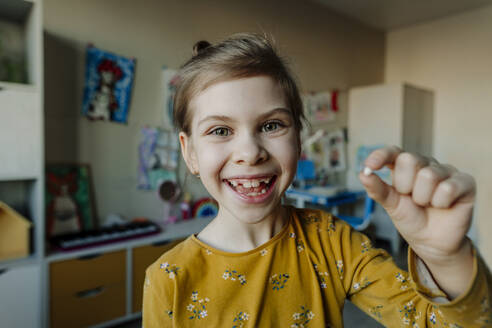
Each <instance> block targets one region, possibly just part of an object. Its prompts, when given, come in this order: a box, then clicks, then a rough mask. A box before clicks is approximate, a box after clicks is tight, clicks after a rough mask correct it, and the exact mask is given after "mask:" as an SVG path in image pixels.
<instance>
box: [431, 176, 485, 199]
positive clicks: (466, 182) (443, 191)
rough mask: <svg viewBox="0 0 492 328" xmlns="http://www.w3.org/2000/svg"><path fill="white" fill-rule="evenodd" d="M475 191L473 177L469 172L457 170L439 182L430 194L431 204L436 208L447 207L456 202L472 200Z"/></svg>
mask: <svg viewBox="0 0 492 328" xmlns="http://www.w3.org/2000/svg"><path fill="white" fill-rule="evenodd" d="M475 193H476V183H475V179H474V178H473V177H472V176H470V175H469V174H466V173H461V172H457V173H454V174H452V175H451V177H450V178H448V179H444V180H442V181H441V182H440V183H439V185H438V186H437V188H436V190H435V192H434V194H433V195H432V200H431V205H432V207H436V208H449V207H451V206H452V205H454V204H455V203H456V202H472V201H473V200H474V197H475Z"/></svg>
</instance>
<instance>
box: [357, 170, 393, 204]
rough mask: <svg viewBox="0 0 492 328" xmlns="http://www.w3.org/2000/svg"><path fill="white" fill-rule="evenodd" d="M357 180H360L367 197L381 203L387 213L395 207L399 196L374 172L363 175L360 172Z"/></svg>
mask: <svg viewBox="0 0 492 328" xmlns="http://www.w3.org/2000/svg"><path fill="white" fill-rule="evenodd" d="M359 180H360V182H362V185H363V186H364V188H365V189H366V191H367V194H368V195H369V197H370V198H372V199H374V200H375V201H376V202H378V203H379V204H381V206H383V207H384V209H385V210H386V211H387V212H388V213H391V212H392V211H393V210H394V209H396V207H397V206H398V203H399V201H400V197H401V196H400V194H399V193H398V192H397V191H396V190H395V188H393V187H392V186H390V185H388V184H386V183H385V182H384V181H383V180H381V178H380V177H379V176H377V175H376V174H374V173H371V174H369V175H365V174H364V173H363V172H360V173H359Z"/></svg>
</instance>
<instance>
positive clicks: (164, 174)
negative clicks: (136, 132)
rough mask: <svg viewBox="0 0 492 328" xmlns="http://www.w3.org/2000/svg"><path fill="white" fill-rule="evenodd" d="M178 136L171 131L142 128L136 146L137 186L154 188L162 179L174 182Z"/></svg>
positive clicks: (177, 154)
mask: <svg viewBox="0 0 492 328" xmlns="http://www.w3.org/2000/svg"><path fill="white" fill-rule="evenodd" d="M178 147H179V145H178V138H177V136H176V133H174V132H172V131H167V130H162V129H158V128H150V127H144V128H142V139H141V142H140V145H139V146H138V153H139V165H138V188H139V189H146V190H156V189H157V187H158V186H159V183H160V182H162V181H164V180H170V181H174V182H176V168H177V167H178V161H179V152H178Z"/></svg>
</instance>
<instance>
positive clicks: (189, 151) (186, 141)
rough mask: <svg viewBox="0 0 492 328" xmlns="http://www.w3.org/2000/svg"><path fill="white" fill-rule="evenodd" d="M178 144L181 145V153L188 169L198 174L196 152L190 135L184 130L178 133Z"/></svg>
mask: <svg viewBox="0 0 492 328" xmlns="http://www.w3.org/2000/svg"><path fill="white" fill-rule="evenodd" d="M179 144H180V145H181V153H182V154H183V159H184V161H185V163H186V166H187V167H188V170H190V172H191V173H192V174H194V175H196V174H198V163H197V160H196V153H195V149H194V147H193V143H192V141H191V137H190V136H188V135H187V134H186V133H184V132H180V133H179Z"/></svg>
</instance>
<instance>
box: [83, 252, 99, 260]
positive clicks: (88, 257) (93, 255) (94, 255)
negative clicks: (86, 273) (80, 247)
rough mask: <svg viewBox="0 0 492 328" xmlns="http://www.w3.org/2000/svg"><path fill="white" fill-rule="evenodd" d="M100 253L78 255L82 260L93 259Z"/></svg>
mask: <svg viewBox="0 0 492 328" xmlns="http://www.w3.org/2000/svg"><path fill="white" fill-rule="evenodd" d="M101 255H102V253H96V254H89V255H83V256H80V257H79V260H82V261H86V260H92V259H95V258H96V257H99V256H101Z"/></svg>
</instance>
